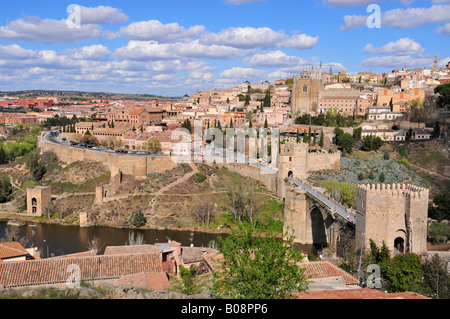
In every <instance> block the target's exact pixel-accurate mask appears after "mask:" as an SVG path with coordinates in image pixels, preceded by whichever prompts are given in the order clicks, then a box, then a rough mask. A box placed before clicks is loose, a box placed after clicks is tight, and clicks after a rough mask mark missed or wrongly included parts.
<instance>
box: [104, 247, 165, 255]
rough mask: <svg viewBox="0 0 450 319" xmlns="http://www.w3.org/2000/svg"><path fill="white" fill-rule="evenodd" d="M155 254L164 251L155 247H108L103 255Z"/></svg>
mask: <svg viewBox="0 0 450 319" xmlns="http://www.w3.org/2000/svg"><path fill="white" fill-rule="evenodd" d="M154 252H159V253H162V249H161V248H159V247H157V246H154V245H131V246H130V245H129V246H107V247H106V248H105V252H104V254H103V255H105V256H106V255H123V254H148V253H154Z"/></svg>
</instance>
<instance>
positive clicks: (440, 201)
mask: <svg viewBox="0 0 450 319" xmlns="http://www.w3.org/2000/svg"><path fill="white" fill-rule="evenodd" d="M428 217H430V218H433V219H436V220H438V221H439V222H440V221H442V220H444V219H447V220H448V219H450V194H449V193H448V192H441V193H439V194H437V195H436V196H434V198H433V204H432V205H430V206H429V207H428Z"/></svg>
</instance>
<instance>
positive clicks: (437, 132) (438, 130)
mask: <svg viewBox="0 0 450 319" xmlns="http://www.w3.org/2000/svg"><path fill="white" fill-rule="evenodd" d="M432 136H433V137H434V138H439V137H440V136H441V126H440V125H439V122H436V124H434V127H433V134H432Z"/></svg>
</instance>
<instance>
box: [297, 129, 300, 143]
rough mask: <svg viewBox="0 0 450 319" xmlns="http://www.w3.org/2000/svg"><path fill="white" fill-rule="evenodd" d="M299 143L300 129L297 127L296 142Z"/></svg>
mask: <svg viewBox="0 0 450 319" xmlns="http://www.w3.org/2000/svg"><path fill="white" fill-rule="evenodd" d="M298 143H300V131H299V130H298V129H297V144H298Z"/></svg>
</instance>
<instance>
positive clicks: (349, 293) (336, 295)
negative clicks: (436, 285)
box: [293, 288, 429, 299]
mask: <svg viewBox="0 0 450 319" xmlns="http://www.w3.org/2000/svg"><path fill="white" fill-rule="evenodd" d="M293 295H294V296H296V297H297V298H298V299H429V298H427V297H425V296H422V295H419V294H417V293H412V292H400V293H385V292H382V291H380V290H376V289H370V288H361V289H344V290H321V291H310V292H295V293H293Z"/></svg>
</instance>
